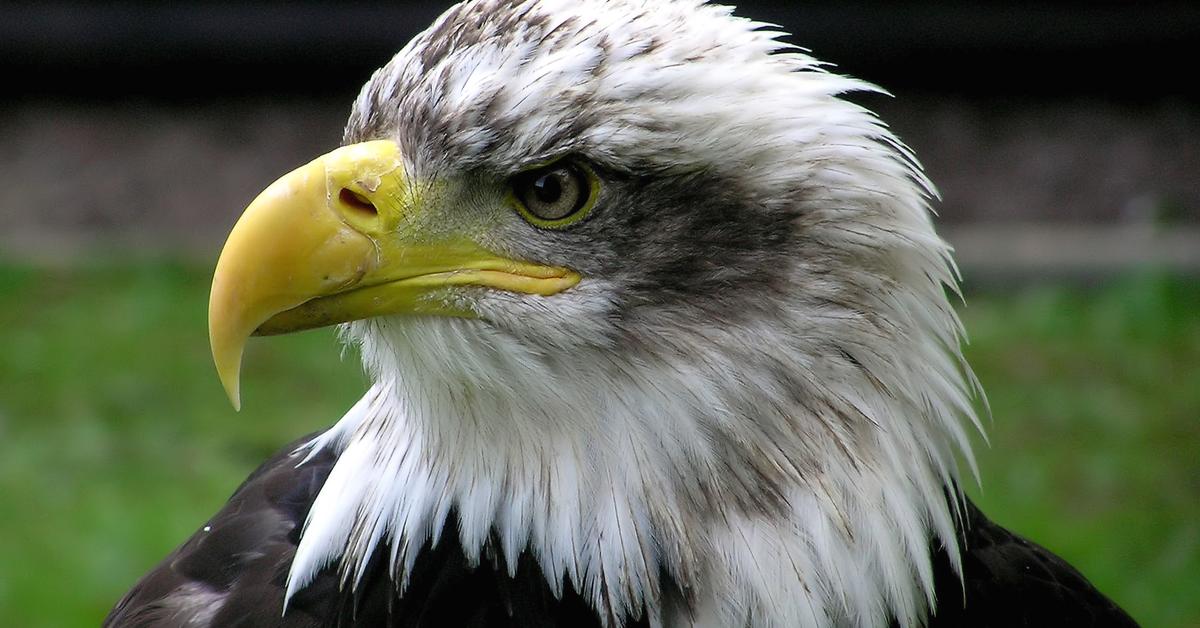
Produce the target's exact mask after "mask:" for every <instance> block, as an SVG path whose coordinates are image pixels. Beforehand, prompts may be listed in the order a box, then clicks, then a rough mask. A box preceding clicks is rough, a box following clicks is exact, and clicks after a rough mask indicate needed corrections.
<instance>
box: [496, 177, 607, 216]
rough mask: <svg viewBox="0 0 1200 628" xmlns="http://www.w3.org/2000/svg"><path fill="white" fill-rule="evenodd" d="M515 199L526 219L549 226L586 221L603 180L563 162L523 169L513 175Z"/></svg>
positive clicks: (512, 182)
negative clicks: (584, 218) (598, 179)
mask: <svg viewBox="0 0 1200 628" xmlns="http://www.w3.org/2000/svg"><path fill="white" fill-rule="evenodd" d="M510 184H511V186H512V198H513V200H514V201H515V205H516V206H517V210H518V211H519V212H520V213H521V215H522V216H524V217H525V219H526V220H528V221H529V222H531V223H533V224H534V225H536V226H538V227H544V228H549V229H554V228H560V227H565V226H567V225H570V224H574V223H575V222H577V221H579V220H582V219H583V217H584V216H585V215H586V214H587V212H588V211H589V210H591V207H592V205H593V204H594V203H595V201H596V196H597V193H598V192H599V187H600V186H599V182H598V181H597V179H596V175H595V174H594V173H593V172H592V171H591V169H589V168H587V167H585V166H583V165H582V164H579V163H576V162H574V161H560V162H555V163H553V164H550V165H548V166H542V167H540V168H534V169H533V170H528V171H526V172H522V173H520V174H518V175H516V176H514V177H513V178H512V180H511V181H510Z"/></svg>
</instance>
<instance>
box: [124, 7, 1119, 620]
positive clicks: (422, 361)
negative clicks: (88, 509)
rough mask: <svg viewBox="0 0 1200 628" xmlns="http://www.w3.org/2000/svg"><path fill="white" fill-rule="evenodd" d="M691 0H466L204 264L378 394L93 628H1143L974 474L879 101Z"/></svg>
mask: <svg viewBox="0 0 1200 628" xmlns="http://www.w3.org/2000/svg"><path fill="white" fill-rule="evenodd" d="M781 35H782V34H781V33H780V32H779V31H778V30H774V29H773V28H772V27H770V26H768V25H765V24H761V23H758V22H754V21H749V20H746V19H741V18H737V17H734V16H733V15H732V13H731V11H730V9H728V8H726V7H721V6H715V5H709V4H704V3H703V2H700V1H698V0H672V1H651V0H472V1H469V2H464V3H462V4H459V5H456V6H454V7H453V8H451V9H449V10H448V11H447V12H446V13H445V14H444V15H443V16H442V17H441V18H439V19H438V20H437V21H436V22H435V23H434V24H433V25H432V26H431V27H430V28H429V29H428V30H426V31H425V32H423V33H422V34H420V35H418V36H417V37H416V38H415V39H413V40H412V42H411V43H409V44H408V45H407V46H406V47H405V48H404V49H403V50H401V51H400V52H399V53H398V54H397V55H396V56H395V57H394V58H393V59H392V60H391V61H390V62H389V63H388V64H387V65H386V66H384V67H383V68H381V69H380V70H378V71H377V72H375V74H374V75H373V76H372V77H371V78H370V80H369V81H368V82H367V84H366V85H365V86H364V87H363V89H362V91H361V93H360V94H359V96H358V98H357V100H356V101H355V102H354V105H353V108H352V110H351V113H350V118H349V122H348V123H347V125H346V129H345V136H344V145H343V146H342V147H340V148H338V149H337V150H334V151H333V152H331V153H329V154H327V155H324V156H322V157H320V158H318V159H316V160H315V161H312V162H311V163H309V164H307V165H305V166H302V167H300V168H298V169H297V170H295V171H293V172H292V173H290V174H287V175H285V176H283V177H282V178H280V179H279V180H278V181H276V182H275V183H273V184H272V185H271V186H270V187H268V188H267V189H266V190H265V191H264V192H263V193H262V194H261V195H259V196H258V197H257V198H256V199H255V200H254V201H253V202H252V203H251V204H250V205H249V207H248V208H247V209H246V211H245V213H244V215H243V216H242V217H241V219H240V220H239V222H238V223H237V225H236V226H235V227H234V229H233V231H232V233H231V235H230V236H229V239H228V242H227V243H226V245H225V248H224V250H223V251H222V253H221V257H220V260H219V262H218V264H217V268H216V271H215V275H214V278H213V286H212V294H211V301H210V309H209V331H210V337H211V342H212V350H213V357H214V361H215V363H216V366H217V370H218V372H219V375H220V377H221V379H222V381H223V383H224V385H225V387H226V389H227V391H228V393H229V395H230V398H231V399H232V400H233V402H234V404H235V406H236V405H238V404H239V401H238V399H239V391H238V377H239V369H240V362H241V355H242V350H243V347H244V345H245V343H246V342H247V338H248V337H249V336H250V335H252V334H258V335H269V334H278V333H285V332H290V331H295V330H301V329H308V328H314V327H320V326H325V325H333V324H340V325H342V328H341V329H342V333H343V335H344V337H345V338H346V339H347V340H348V342H350V343H353V344H354V345H356V346H357V347H358V348H359V349H360V353H361V355H362V360H363V362H364V364H365V368H366V370H367V372H368V373H369V375H370V378H371V381H372V385H371V386H370V388H369V390H368V391H367V392H366V394H365V395H364V396H363V397H362V399H361V400H360V401H359V402H358V403H357V404H355V405H354V406H353V407H352V408H351V409H350V410H349V411H348V412H347V413H346V415H345V416H343V417H342V418H341V420H339V421H337V423H336V424H335V425H333V427H331V428H329V429H328V430H327V431H325V432H322V433H319V434H315V435H310V436H307V437H304V438H302V439H300V440H298V441H296V442H294V443H292V444H290V445H287V446H286V447H284V448H283V450H282V451H281V452H280V453H279V454H277V455H276V456H275V457H274V458H272V459H271V460H268V461H267V462H266V463H265V464H263V465H262V467H260V468H259V469H258V470H257V471H255V472H254V473H253V474H252V475H251V476H250V477H249V478H248V479H247V480H246V481H245V483H244V484H242V486H241V487H240V488H238V489H237V491H236V492H235V493H234V495H233V497H232V498H231V499H230V501H229V503H228V504H227V505H226V506H225V507H224V508H222V509H221V510H220V511H219V512H218V513H216V514H215V515H214V516H213V517H212V518H211V519H209V520H208V521H207V522H205V523H204V524H203V525H202V526H201V527H200V529H199V531H197V532H196V534H195V535H194V536H193V537H192V538H191V539H189V540H188V541H187V542H185V543H184V544H183V545H182V546H180V547H179V548H178V549H177V550H175V551H174V553H172V554H171V555H170V556H168V557H167V558H166V559H165V560H164V561H163V562H162V563H161V564H160V565H159V566H158V567H156V568H155V569H154V570H153V571H152V572H151V573H149V574H148V575H146V576H145V577H144V578H142V579H141V581H139V582H138V583H137V584H136V585H135V586H134V587H133V589H132V590H131V591H130V592H129V593H128V594H127V595H126V596H125V598H124V599H123V600H121V601H120V602H119V603H118V604H117V606H116V608H115V609H113V611H112V613H111V614H110V615H109V617H108V619H107V621H106V625H107V626H114V627H115V626H181V627H182V626H189V627H210V626H212V627H217V626H297V627H299V626H305V627H307V626H314V627H315V626H349V625H362V626H606V627H622V626H656V627H664V628H667V627H681V626H721V627H750V626H753V627H758V626H772V627H774V626H778V627H796V626H805V627H830V626H889V625H894V626H921V625H937V626H1010V625H1026V626H1033V625H1039V626H1041V625H1045V626H1083V625H1089V626H1100V625H1134V624H1133V622H1132V620H1131V619H1129V617H1128V616H1126V615H1125V614H1124V613H1123V612H1122V611H1121V610H1120V609H1119V608H1117V607H1116V606H1115V605H1114V604H1113V603H1112V602H1110V601H1109V600H1108V599H1106V598H1105V597H1104V596H1103V595H1101V594H1100V593H1099V592H1097V591H1096V590H1095V589H1094V588H1093V587H1092V586H1091V585H1090V584H1089V583H1088V582H1087V580H1086V579H1085V578H1084V577H1083V576H1081V575H1080V574H1079V573H1078V572H1077V571H1075V570H1074V569H1072V568H1071V567H1070V566H1069V565H1067V564H1066V563H1065V562H1064V561H1063V560H1061V559H1060V558H1058V557H1056V556H1054V555H1053V554H1051V553H1050V552H1048V551H1047V550H1045V549H1043V548H1041V547H1039V546H1037V545H1035V544H1033V543H1031V542H1029V541H1027V540H1025V539H1023V538H1021V537H1019V536H1017V535H1015V534H1013V533H1011V532H1008V531H1006V530H1004V529H1003V528H1001V527H999V526H997V525H996V524H994V523H992V522H991V521H989V520H988V519H987V518H986V517H985V516H984V515H983V514H981V513H980V512H979V510H978V509H977V508H976V507H975V506H974V505H973V504H972V503H971V502H970V501H969V500H968V499H967V498H966V497H965V496H964V495H963V493H962V492H961V490H960V481H959V477H960V476H959V470H958V469H959V466H960V464H961V465H964V466H968V467H969V466H971V453H970V445H969V440H970V432H972V431H977V430H979V429H980V427H979V420H978V418H977V416H976V410H975V409H974V408H975V406H976V404H975V403H974V401H975V398H976V397H977V396H978V394H979V393H978V389H977V384H976V382H975V379H974V378H973V376H972V374H971V371H970V368H969V367H968V365H967V364H966V363H965V362H964V360H963V357H962V354H961V352H960V340H961V336H962V330H961V327H960V323H959V321H958V319H957V318H956V315H955V312H954V310H953V309H952V307H951V304H950V302H949V299H948V297H947V292H948V291H950V292H953V291H955V290H956V280H957V277H956V271H955V269H954V266H953V263H952V260H951V256H950V249H949V247H948V246H947V245H946V243H945V242H944V241H943V240H941V239H940V238H939V237H938V236H937V234H936V233H935V231H934V229H933V226H932V223H931V219H930V211H929V209H930V201H931V198H933V197H934V195H935V192H934V188H933V186H932V185H931V183H930V182H929V181H928V180H927V179H926V177H925V175H924V174H923V173H922V171H921V169H920V167H919V166H918V164H917V162H916V160H915V158H914V157H913V155H912V153H911V152H910V151H909V150H908V149H907V148H906V147H905V146H904V145H903V144H902V143H901V142H900V141H899V140H898V139H897V138H896V137H895V136H894V135H893V134H892V133H891V132H889V131H888V130H887V129H886V128H885V126H884V125H883V124H882V123H881V122H880V121H879V120H878V119H877V118H876V117H875V116H874V115H873V114H871V113H870V112H868V111H867V110H865V109H863V108H862V107H861V106H859V105H856V104H854V103H853V102H851V101H849V100H846V99H845V98H844V97H843V96H844V95H845V94H847V93H852V92H864V91H866V92H870V91H878V90H877V88H875V87H873V86H872V85H869V84H867V83H864V82H862V81H859V80H856V79H853V78H849V77H846V76H840V75H838V74H835V73H832V72H830V71H828V70H827V69H825V68H824V67H823V66H822V64H821V63H820V62H818V61H817V60H815V59H814V58H813V57H811V56H809V55H808V54H807V53H805V52H804V51H802V50H800V49H798V48H795V47H793V46H791V45H788V44H786V43H782V42H781V41H780V37H781Z"/></svg>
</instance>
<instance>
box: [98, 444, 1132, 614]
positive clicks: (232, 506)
mask: <svg viewBox="0 0 1200 628" xmlns="http://www.w3.org/2000/svg"><path fill="white" fill-rule="evenodd" d="M306 440H307V439H301V440H299V441H296V442H295V443H292V444H291V445H288V446H287V447H285V448H284V449H283V450H282V451H281V452H280V453H278V454H276V455H275V456H274V457H272V458H271V459H270V460H268V461H267V462H266V463H264V464H263V465H262V466H261V467H259V469H258V470H256V471H255V472H254V473H253V474H252V475H251V476H250V477H249V478H247V480H246V481H245V482H244V483H243V484H242V486H241V487H239V488H238V490H237V491H236V492H235V493H234V495H233V497H232V498H231V499H230V500H229V502H228V503H227V504H226V505H225V506H224V507H223V508H222V509H221V511H220V512H218V513H217V514H216V515H215V516H214V517H213V518H212V519H210V520H209V521H208V522H207V523H206V524H205V525H204V526H202V528H201V530H200V531H199V532H197V533H196V534H195V535H194V536H192V538H190V539H188V541H187V542H186V543H184V544H183V545H182V546H180V547H179V548H178V549H176V550H175V551H174V552H172V553H171V555H170V556H168V557H167V558H166V559H165V560H164V561H163V562H162V563H160V564H159V565H158V566H157V567H155V568H154V569H153V570H152V571H151V572H150V573H149V574H147V575H146V576H144V577H143V578H142V579H141V580H140V581H138V583H137V584H136V585H134V587H133V589H132V590H131V591H130V592H129V593H128V594H126V596H125V597H124V598H123V599H122V600H121V601H120V602H119V603H118V604H117V606H116V607H115V608H114V609H113V610H112V612H111V613H110V614H109V616H108V618H107V619H106V620H105V622H104V626H105V628H118V627H120V628H126V627H146V628H151V627H153V628H174V627H179V628H183V627H189V628H191V627H207V626H213V627H231V626H246V627H251V626H253V627H264V628H266V627H280V628H284V627H286V628H317V627H332V626H397V627H413V628H416V627H418V626H421V627H430V628H434V627H441V626H478V627H489V628H491V627H513V628H516V627H526V626H528V627H534V628H542V627H545V628H551V627H558V626H562V627H567V626H570V627H581V628H583V627H587V626H600V625H601V622H600V621H599V618H598V617H597V615H596V613H595V611H593V610H592V608H591V607H590V606H589V605H588V603H587V602H586V601H584V599H583V598H582V597H581V596H580V595H579V594H578V593H576V592H575V591H573V590H572V589H571V587H570V586H569V584H568V585H567V586H566V587H565V589H566V590H565V592H564V594H563V596H562V597H561V598H559V597H555V596H554V594H553V593H552V592H551V589H550V587H549V586H548V585H547V583H546V580H545V575H544V574H543V573H542V571H541V570H540V569H539V568H538V566H537V564H536V562H535V561H534V560H532V558H531V557H530V556H529V555H528V554H524V555H522V556H521V559H520V560H519V567H518V570H517V573H516V575H515V576H514V577H509V576H508V574H507V573H506V570H505V569H504V567H503V566H502V565H503V561H501V560H499V559H498V557H492V558H491V559H488V558H485V559H484V561H483V562H482V564H480V565H478V566H475V567H472V566H471V565H470V564H469V563H468V561H467V559H466V557H465V556H464V553H463V550H462V547H461V546H460V545H459V542H458V532H457V530H456V529H453V527H451V528H448V529H446V530H445V531H444V532H443V533H442V535H441V538H440V540H439V542H438V543H437V544H436V545H429V546H427V547H426V549H425V550H424V551H423V552H422V553H421V555H420V557H419V558H418V560H417V562H416V565H415V566H414V569H413V572H412V576H411V581H410V583H409V585H408V587H407V589H406V590H405V592H404V594H403V595H398V594H397V593H396V587H395V585H394V583H393V582H392V581H391V580H390V579H389V577H388V570H387V566H386V565H384V564H383V561H382V560H377V561H376V562H375V563H374V564H373V565H372V566H371V567H370V569H369V570H368V575H367V576H366V577H365V578H364V580H363V582H362V584H361V585H360V586H359V587H358V588H357V590H356V591H355V592H353V593H350V592H347V591H345V590H344V589H343V588H342V587H341V586H339V584H340V578H339V576H338V574H337V573H336V571H334V570H330V569H327V570H325V571H322V572H321V573H320V574H319V575H318V576H317V578H316V580H315V581H314V582H313V583H312V584H311V585H309V586H308V587H306V588H304V589H303V590H302V591H300V592H299V593H298V594H297V595H296V596H295V597H293V598H292V600H291V602H290V603H289V605H288V611H287V613H286V614H284V613H283V593H284V590H285V587H286V580H287V573H288V568H289V566H290V565H291V561H292V557H293V555H294V554H295V551H296V545H297V543H298V542H299V539H300V531H301V528H302V526H303V524H304V520H305V517H306V516H307V514H308V510H309V508H310V507H311V505H312V502H313V500H314V499H315V498H316V495H317V492H318V491H319V490H320V488H321V485H322V484H323V483H324V481H325V478H326V477H327V476H328V475H329V471H330V470H331V469H332V468H333V464H334V462H335V460H336V459H335V457H334V456H333V455H331V454H329V453H322V454H319V455H317V456H316V457H314V459H312V460H310V461H309V462H307V463H305V464H303V465H300V466H296V463H297V462H298V460H299V458H295V457H291V456H290V453H291V452H292V451H294V450H295V448H296V447H298V446H299V445H301V444H302V443H304V442H306ZM451 520H452V521H453V520H455V517H454V516H453V515H452V516H451ZM965 523H966V525H965V526H964V531H963V532H962V539H961V540H962V543H963V570H964V577H963V580H962V581H961V582H960V580H959V578H958V576H957V575H956V574H955V573H954V570H953V569H952V568H951V566H950V563H949V561H948V560H947V558H946V556H945V555H944V554H942V553H940V552H939V553H938V554H937V555H936V556H935V560H934V570H935V571H934V574H935V587H936V594H937V598H938V600H939V604H938V608H937V611H936V613H935V614H934V616H933V617H931V618H930V621H929V625H930V626H934V627H939V628H940V627H951V626H972V627H975V626H978V627H997V628H999V627H1009V626H1047V627H1050V626H1054V627H1061V626H1094V627H1095V626H1136V625H1137V624H1136V623H1135V622H1134V621H1133V620H1132V619H1130V618H1129V616H1128V615H1126V614H1125V613H1124V612H1123V611H1122V610H1121V609H1120V608H1118V607H1117V606H1116V605H1115V604H1114V603H1113V602H1112V601H1110V600H1109V599H1107V598H1106V597H1104V595H1102V594H1101V593H1100V592H1098V591H1097V590H1096V589H1095V588H1094V587H1092V585H1091V584H1090V583H1089V582H1088V581H1087V580H1086V579H1085V578H1084V577H1083V576H1082V575H1080V573H1079V572H1078V571H1076V570H1075V569H1073V568H1072V567H1071V566H1070V565H1068V564H1067V563H1066V562H1065V561H1063V560H1062V559H1061V558H1059V557H1057V556H1055V555H1054V554H1052V553H1051V552H1049V551H1048V550H1046V549H1044V548H1042V547H1040V546H1038V545H1036V544H1034V543H1031V542H1029V541H1027V540H1025V539H1023V538H1021V537H1019V536H1017V535H1015V534H1013V533H1011V532H1009V531H1007V530H1005V529H1004V528H1002V527H1000V526H998V525H996V524H995V523H992V522H991V521H989V520H988V519H987V518H986V517H985V516H984V515H983V514H982V513H981V512H980V511H979V510H978V509H977V508H976V507H975V506H974V505H973V504H970V503H969V502H968V503H967V506H966V511H965ZM387 551H388V548H386V547H384V548H382V549H381V550H380V551H379V552H377V556H385V555H386V554H387ZM666 584H668V586H669V587H670V588H672V589H673V588H674V585H673V584H669V583H666ZM626 625H630V626H643V625H647V622H646V620H645V618H642V619H641V620H639V621H636V622H629V623H627V624H626Z"/></svg>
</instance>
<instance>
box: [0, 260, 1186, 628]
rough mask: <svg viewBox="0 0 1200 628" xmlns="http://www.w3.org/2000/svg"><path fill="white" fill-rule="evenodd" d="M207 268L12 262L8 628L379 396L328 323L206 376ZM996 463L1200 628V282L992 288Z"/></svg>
mask: <svg viewBox="0 0 1200 628" xmlns="http://www.w3.org/2000/svg"><path fill="white" fill-rule="evenodd" d="M207 281H208V271H207V269H204V268H198V267H191V266H187V265H181V264H173V263H161V262H138V263H115V264H114V263H106V264H100V265H96V266H84V265H77V266H72V267H70V268H60V269H46V268H40V269H35V268H31V267H26V266H21V265H16V264H0V624H3V625H5V626H29V627H36V626H47V627H50V626H53V627H64V626H95V625H97V624H98V623H99V622H100V620H101V618H102V617H103V616H104V614H105V613H106V612H107V610H108V608H109V607H110V606H111V605H112V604H113V603H114V602H115V601H116V600H117V599H118V598H119V597H120V595H121V594H122V593H123V592H124V591H125V590H126V589H127V588H128V587H129V586H130V585H131V584H132V583H133V582H134V580H136V579H137V577H138V576H139V575H141V574H142V573H143V572H145V571H146V570H147V569H149V568H150V567H151V566H153V565H154V564H155V563H156V562H157V561H159V560H160V559H161V558H162V557H163V556H164V555H165V554H166V553H167V552H168V551H170V550H171V548H173V547H174V546H175V545H176V544H178V543H179V542H181V541H182V540H183V539H184V538H186V537H187V536H188V535H190V534H191V533H192V532H193V531H194V530H195V528H196V527H197V526H198V525H200V524H201V523H202V522H203V521H204V519H205V517H207V516H208V515H209V514H211V513H212V512H213V511H215V510H216V509H217V508H218V507H219V506H220V504H222V503H223V502H224V500H225V499H226V498H227V497H228V495H229V493H230V492H231V491H232V490H233V489H234V487H235V486H236V485H237V484H238V482H240V480H241V479H242V478H243V477H244V476H245V475H246V474H247V473H248V472H249V471H250V470H251V469H252V468H253V467H254V466H255V465H257V464H258V462H260V461H261V460H262V459H263V458H264V457H266V456H267V455H269V454H270V453H272V452H273V451H275V449H277V448H278V447H279V446H280V445H281V444H283V443H284V442H286V441H288V440H290V439H292V438H295V437H296V436H298V435H300V434H303V433H305V432H307V431H310V430H314V429H317V428H319V427H322V426H325V425H327V424H329V423H331V422H332V421H333V420H335V419H336V418H338V417H339V416H341V413H342V412H343V411H344V410H345V409H346V408H348V407H349V406H350V405H351V404H352V403H353V402H354V401H355V399H356V398H357V395H358V394H359V393H360V392H361V391H362V390H363V389H364V387H365V380H364V378H363V376H362V375H361V374H360V372H359V369H358V366H357V361H356V359H355V358H354V357H353V356H352V355H351V356H347V357H345V358H342V357H340V351H339V349H338V347H337V345H336V342H335V340H334V338H333V334H332V332H330V331H329V330H322V331H316V332H309V333H305V334H298V335H294V336H287V337H281V338H275V339H271V340H270V341H254V342H253V343H252V345H251V347H250V349H249V352H248V355H247V360H246V365H245V368H244V373H245V376H244V380H243V391H244V399H243V401H244V408H245V409H244V410H243V412H241V413H240V414H239V413H234V412H233V410H232V409H231V408H230V407H229V405H228V403H227V402H226V400H225V397H224V394H223V393H222V391H221V388H220V386H219V385H218V383H217V379H216V376H215V374H214V372H213V369H212V366H211V365H210V363H209V356H208V346H207V338H206V327H205V312H206V305H205V301H206V297H207V289H208V284H207ZM963 314H964V317H965V319H966V323H967V326H968V329H969V330H970V332H971V337H972V344H971V345H970V346H969V348H968V354H969V357H970V359H971V361H972V363H973V364H974V366H975V368H976V370H977V372H978V374H979V376H980V379H981V380H982V381H983V384H984V386H985V387H986V388H987V390H988V393H989V396H990V400H991V403H992V409H993V414H994V416H995V420H994V423H993V424H992V425H991V426H990V429H989V431H990V435H991V445H990V446H985V445H983V444H980V445H979V447H978V449H977V451H978V456H979V460H980V466H981V470H982V476H983V489H982V490H977V489H972V493H973V494H974V495H975V497H976V498H977V499H978V501H979V502H980V504H981V505H982V507H983V508H984V510H985V511H986V512H988V513H989V514H990V515H991V516H992V517H993V518H994V519H996V520H997V521H998V522H1000V523H1002V524H1004V525H1006V526H1009V527H1011V528H1013V529H1015V530H1017V531H1020V532H1022V533H1024V534H1026V535H1028V536H1030V537H1032V538H1034V539H1036V540H1037V541H1039V542H1041V543H1042V544H1044V545H1047V546H1048V547H1050V548H1051V549H1053V550H1055V551H1056V552H1059V553H1060V554H1062V555H1063V556H1065V557H1066V558H1067V559H1068V560H1070V561H1071V562H1073V563H1074V564H1076V565H1077V566H1078V567H1080V568H1081V569H1082V570H1083V571H1084V573H1085V574H1087V575H1088V576H1089V577H1090V578H1091V579H1092V580H1093V581H1094V582H1095V583H1096V584H1097V586H1099V587H1100V589H1101V590H1103V591H1105V592H1107V593H1108V594H1110V595H1111V596H1113V597H1114V598H1115V599H1116V600H1117V601H1118V602H1119V603H1121V604H1122V605H1123V606H1125V607H1126V608H1128V609H1129V610H1130V611H1131V612H1132V613H1133V615H1134V616H1135V617H1136V618H1137V619H1138V620H1139V621H1141V622H1142V623H1143V624H1144V625H1146V626H1167V627H1173V626H1200V282H1197V281H1196V280H1195V279H1194V278H1193V279H1184V278H1174V279H1173V278H1169V277H1161V276H1148V277H1140V278H1129V279H1124V280H1121V281H1116V282H1111V283H1109V284H1106V285H1103V286H1093V287H1089V288H1063V287H1045V288H1037V287H1035V288H1024V289H1020V290H1015V289H1013V290H1002V291H993V292H989V293H984V294H973V295H970V296H969V297H968V305H967V306H966V307H965V308H964V309H963Z"/></svg>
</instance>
